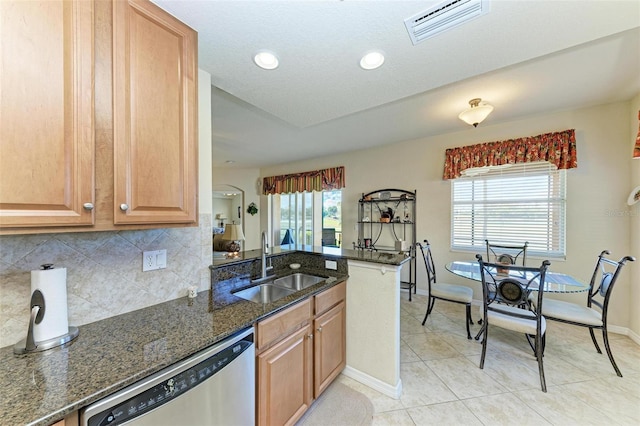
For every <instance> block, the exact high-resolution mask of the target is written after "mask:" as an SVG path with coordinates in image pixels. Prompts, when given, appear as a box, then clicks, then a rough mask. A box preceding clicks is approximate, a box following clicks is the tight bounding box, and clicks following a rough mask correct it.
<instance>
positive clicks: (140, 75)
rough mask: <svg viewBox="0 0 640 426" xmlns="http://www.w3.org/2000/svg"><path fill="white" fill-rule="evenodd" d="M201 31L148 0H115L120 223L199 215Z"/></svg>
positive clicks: (188, 218) (115, 118)
mask: <svg viewBox="0 0 640 426" xmlns="http://www.w3.org/2000/svg"><path fill="white" fill-rule="evenodd" d="M196 102H197V33H196V32H195V31H193V30H192V29H191V28H189V27H188V26H186V25H185V24H183V23H182V22H180V21H178V20H176V19H175V18H174V17H173V16H171V15H169V14H168V13H166V12H164V11H163V10H162V9H160V8H158V7H157V6H155V5H154V4H152V3H150V2H148V1H146V0H145V1H137V0H136V1H134V0H129V1H116V2H114V3H113V126H114V194H113V198H114V213H113V214H114V223H115V224H135V223H143V224H149V223H189V222H192V223H193V222H196V214H197V179H198V173H197V122H196V120H197V109H196Z"/></svg>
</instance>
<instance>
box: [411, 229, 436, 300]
mask: <svg viewBox="0 0 640 426" xmlns="http://www.w3.org/2000/svg"><path fill="white" fill-rule="evenodd" d="M416 246H417V247H419V248H420V252H421V253H422V258H423V259H424V266H425V268H426V269H427V286H428V288H429V292H431V283H435V282H436V267H435V265H434V263H433V256H432V255H431V245H430V244H429V241H427V240H424V243H419V242H418V243H416Z"/></svg>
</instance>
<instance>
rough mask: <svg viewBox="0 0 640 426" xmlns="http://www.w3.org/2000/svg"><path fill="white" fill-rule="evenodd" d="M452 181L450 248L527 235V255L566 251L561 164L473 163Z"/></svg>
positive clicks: (520, 240) (515, 239)
mask: <svg viewBox="0 0 640 426" xmlns="http://www.w3.org/2000/svg"><path fill="white" fill-rule="evenodd" d="M451 182H452V185H451V191H452V194H451V200H452V206H451V212H452V213H451V214H452V218H451V224H452V225H451V226H452V229H451V248H452V249H458V250H473V251H476V252H479V253H483V252H484V248H485V239H489V241H491V242H493V243H496V244H500V243H503V244H513V243H518V244H519V243H524V242H525V241H528V242H529V249H528V251H527V253H528V254H530V255H541V256H547V257H564V256H565V254H566V253H565V214H566V171H565V170H557V169H556V167H555V166H554V165H552V164H550V163H548V162H538V163H524V164H507V165H502V166H489V167H478V168H472V169H467V170H465V171H464V172H463V175H462V177H460V178H458V179H454V180H452V181H451Z"/></svg>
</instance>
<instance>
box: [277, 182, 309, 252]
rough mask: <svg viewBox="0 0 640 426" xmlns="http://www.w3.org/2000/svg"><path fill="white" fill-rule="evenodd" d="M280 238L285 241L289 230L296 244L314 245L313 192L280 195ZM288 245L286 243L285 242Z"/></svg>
mask: <svg viewBox="0 0 640 426" xmlns="http://www.w3.org/2000/svg"><path fill="white" fill-rule="evenodd" d="M279 198H280V218H279V219H280V220H279V229H280V238H279V240H278V242H277V243H278V244H280V243H281V242H282V241H285V240H284V238H285V236H286V233H287V230H289V232H290V237H291V238H293V243H295V244H307V245H313V196H312V193H311V192H297V193H295V194H280V195H279ZM285 243H286V241H285Z"/></svg>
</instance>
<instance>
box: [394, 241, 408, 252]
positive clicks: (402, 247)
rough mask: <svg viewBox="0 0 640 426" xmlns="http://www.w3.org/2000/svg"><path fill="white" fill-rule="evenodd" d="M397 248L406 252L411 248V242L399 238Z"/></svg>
mask: <svg viewBox="0 0 640 426" xmlns="http://www.w3.org/2000/svg"><path fill="white" fill-rule="evenodd" d="M395 246H396V250H398V251H399V252H404V251H407V250H408V249H409V244H408V243H407V242H406V241H404V240H397V241H396V243H395Z"/></svg>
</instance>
